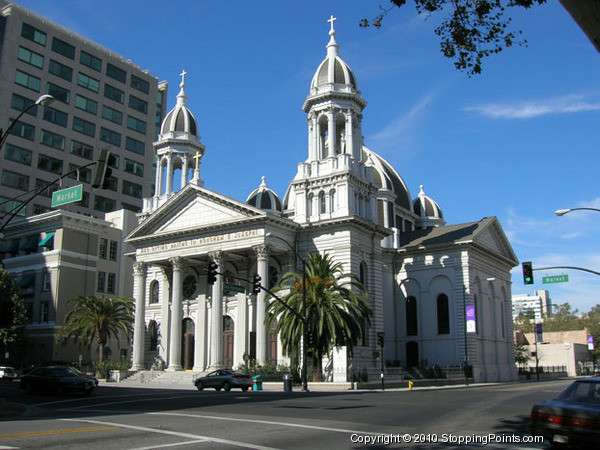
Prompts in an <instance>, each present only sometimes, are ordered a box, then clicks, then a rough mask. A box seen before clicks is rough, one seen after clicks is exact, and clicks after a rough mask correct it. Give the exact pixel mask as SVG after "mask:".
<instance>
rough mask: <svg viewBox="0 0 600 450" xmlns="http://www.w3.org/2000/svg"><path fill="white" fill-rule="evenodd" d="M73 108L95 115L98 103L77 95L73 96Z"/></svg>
mask: <svg viewBox="0 0 600 450" xmlns="http://www.w3.org/2000/svg"><path fill="white" fill-rule="evenodd" d="M75 107H76V108H79V109H82V110H84V111H87V112H89V113H90V114H96V113H97V112H98V103H97V102H95V101H94V100H90V99H89V98H86V97H83V96H81V95H79V94H77V95H76V96H75Z"/></svg>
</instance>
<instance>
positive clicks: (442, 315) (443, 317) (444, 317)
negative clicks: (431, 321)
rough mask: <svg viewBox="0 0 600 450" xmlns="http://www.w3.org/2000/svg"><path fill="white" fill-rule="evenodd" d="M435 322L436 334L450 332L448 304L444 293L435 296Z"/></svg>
mask: <svg viewBox="0 0 600 450" xmlns="http://www.w3.org/2000/svg"><path fill="white" fill-rule="evenodd" d="M437 322H438V334H450V306H449V304H448V296H447V295H446V294H440V295H438V297H437Z"/></svg>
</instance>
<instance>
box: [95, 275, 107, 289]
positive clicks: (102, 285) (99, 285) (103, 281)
mask: <svg viewBox="0 0 600 450" xmlns="http://www.w3.org/2000/svg"><path fill="white" fill-rule="evenodd" d="M105 287H106V272H98V283H97V284H96V291H97V292H105Z"/></svg>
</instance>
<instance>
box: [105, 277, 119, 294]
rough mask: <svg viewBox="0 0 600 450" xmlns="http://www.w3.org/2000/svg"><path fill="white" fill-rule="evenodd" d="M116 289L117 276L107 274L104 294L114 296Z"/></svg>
mask: <svg viewBox="0 0 600 450" xmlns="http://www.w3.org/2000/svg"><path fill="white" fill-rule="evenodd" d="M116 289H117V275H116V274H114V273H109V274H108V280H107V283H106V293H108V294H114V293H115V292H116Z"/></svg>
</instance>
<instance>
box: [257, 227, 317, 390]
mask: <svg viewBox="0 0 600 450" xmlns="http://www.w3.org/2000/svg"><path fill="white" fill-rule="evenodd" d="M265 236H266V237H272V238H275V239H279V240H280V241H281V242H283V243H285V245H287V246H288V247H289V249H290V250H291V251H292V253H293V254H294V255H295V256H296V258H297V259H299V260H300V261H301V262H302V315H301V320H302V370H301V374H300V376H301V378H302V390H303V391H305V392H308V374H307V353H308V351H307V339H308V324H307V317H306V262H305V261H304V259H303V258H301V257H300V255H298V252H296V250H295V249H294V247H292V246H291V245H290V243H289V242H288V241H286V240H285V239H283V238H282V237H279V236H277V235H274V234H273V233H267V234H266V235H265Z"/></svg>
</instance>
